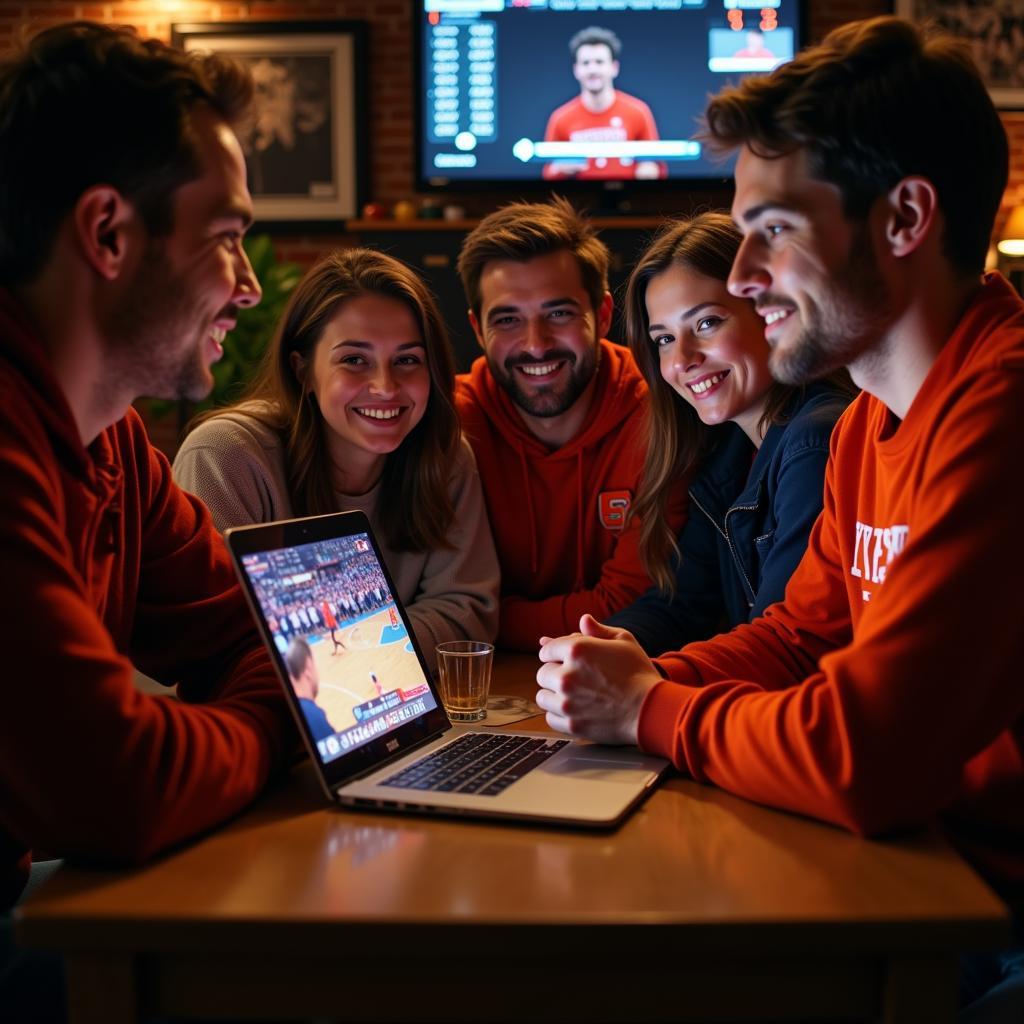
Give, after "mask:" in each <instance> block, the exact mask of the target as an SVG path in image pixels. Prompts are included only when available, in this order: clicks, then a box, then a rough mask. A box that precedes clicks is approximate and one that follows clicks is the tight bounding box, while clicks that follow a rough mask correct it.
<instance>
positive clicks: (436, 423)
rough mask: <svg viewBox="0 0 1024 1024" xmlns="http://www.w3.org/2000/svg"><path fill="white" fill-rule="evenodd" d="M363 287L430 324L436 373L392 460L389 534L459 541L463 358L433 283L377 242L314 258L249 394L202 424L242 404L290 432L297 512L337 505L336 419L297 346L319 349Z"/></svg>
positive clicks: (396, 541)
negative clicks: (331, 436)
mask: <svg viewBox="0 0 1024 1024" xmlns="http://www.w3.org/2000/svg"><path fill="white" fill-rule="evenodd" d="M360 295H382V296H385V297H387V298H391V299H397V300H398V301H399V302H401V303H402V304H403V305H404V306H406V307H407V308H408V309H409V311H410V312H411V313H412V315H413V317H414V318H415V320H416V323H417V325H418V326H419V329H420V331H421V333H422V337H423V344H424V347H425V348H426V362H427V369H428V371H429V373H430V397H429V399H428V400H427V408H426V411H425V412H424V414H423V418H422V419H421V420H420V421H419V423H417V424H416V426H415V427H413V429H412V430H411V431H409V433H408V435H407V436H406V437H405V439H404V440H403V441H402V443H401V445H400V446H399V447H398V448H397V449H396V450H395V451H393V452H391V453H390V454H389V455H388V456H387V458H386V460H385V462H384V474H383V477H382V490H383V493H384V494H386V495H387V498H386V500H382V501H381V502H380V504H379V506H378V515H379V516H380V522H381V528H382V533H383V535H384V537H385V539H386V540H387V542H388V544H389V545H390V546H391V547H393V548H394V549H396V550H399V551H428V550H431V549H433V548H444V547H450V546H451V545H450V543H449V541H448V539H447V538H448V531H449V530H450V528H451V525H452V523H453V522H454V519H455V509H454V507H453V505H452V501H451V497H450V496H449V493H448V483H449V478H450V473H451V466H452V462H453V460H454V459H455V458H456V457H457V455H458V451H459V445H460V443H461V432H460V429H459V421H458V416H457V415H456V412H455V401H454V398H453V392H454V381H455V364H454V359H453V356H452V349H451V345H450V343H449V341H448V334H447V331H446V329H445V325H444V321H443V320H442V319H441V314H440V312H439V311H438V308H437V302H436V300H435V299H434V296H433V295H432V294H431V293H430V290H429V289H428V288H427V286H426V285H425V284H424V283H423V280H422V278H420V277H419V276H417V275H416V274H415V273H414V272H413V271H412V270H411V269H410V268H409V267H407V266H406V265H405V264H404V263H402V262H401V261H399V260H396V259H395V258H394V257H392V256H387V255H385V254H384V253H380V252H375V251H373V250H372V249H344V250H338V251H337V252H333V253H331V254H330V255H329V256H327V257H325V258H324V259H322V260H321V261H320V262H319V263H318V264H317V265H316V266H314V267H313V268H312V269H311V270H310V271H309V273H307V274H306V276H305V277H304V278H303V279H302V280H301V281H300V282H299V284H298V285H297V286H296V288H295V291H294V292H292V294H291V297H290V299H289V301H288V306H287V308H286V309H285V313H284V316H283V318H282V320H281V323H280V324H279V325H278V328H277V331H276V333H275V335H274V339H273V341H272V343H271V344H270V346H269V347H268V349H267V352H266V355H265V356H264V359H263V362H262V363H261V365H260V368H259V371H258V372H257V375H256V378H255V379H254V381H253V383H252V385H251V387H250V389H249V391H248V393H247V394H246V395H245V396H244V397H243V398H242V399H241V400H240V401H239V402H237V403H235V404H234V405H232V406H230V407H228V408H227V409H216V410H214V411H212V412H209V413H206V414H204V415H202V416H200V417H198V418H197V419H196V420H195V421H194V424H193V425H195V424H198V423H200V422H203V421H204V420H207V419H211V418H213V417H215V416H219V415H222V414H223V413H225V412H230V411H232V410H236V409H237V410H239V411H241V412H245V413H247V414H249V415H251V416H254V417H256V418H257V419H258V420H260V421H261V422H262V423H264V424H265V425H266V426H268V427H270V428H272V429H273V430H276V431H277V432H278V433H280V434H281V436H282V437H283V438H284V443H285V454H284V463H285V467H286V472H287V476H288V491H289V494H290V495H291V499H292V504H293V506H294V509H295V514H296V515H320V514H323V513H327V512H336V511H337V509H338V507H337V502H336V499H335V497H334V490H333V488H332V486H331V479H330V464H331V463H330V456H329V454H328V449H327V435H326V431H327V429H328V428H327V425H326V423H325V422H324V418H323V416H322V414H321V412H320V408H319V406H318V405H317V403H316V401H315V400H314V399H313V398H312V397H311V396H310V395H309V394H308V393H307V392H306V390H305V389H304V388H303V385H302V382H301V381H300V380H299V378H298V377H297V376H296V375H295V371H294V369H293V368H292V358H291V357H292V353H298V354H299V356H300V357H301V359H302V361H303V362H304V363H308V362H309V361H310V359H311V358H312V355H313V351H314V349H315V348H316V346H317V343H318V342H319V341H320V337H321V335H322V334H323V332H324V328H325V327H326V326H327V324H328V323H329V322H330V320H331V319H332V318H333V317H334V315H335V314H336V313H337V312H338V310H339V308H340V307H341V306H342V304H343V303H345V302H346V301H348V300H349V299H354V298H357V297H358V296H360Z"/></svg>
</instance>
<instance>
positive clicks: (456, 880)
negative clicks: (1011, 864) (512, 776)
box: [19, 655, 1008, 1022]
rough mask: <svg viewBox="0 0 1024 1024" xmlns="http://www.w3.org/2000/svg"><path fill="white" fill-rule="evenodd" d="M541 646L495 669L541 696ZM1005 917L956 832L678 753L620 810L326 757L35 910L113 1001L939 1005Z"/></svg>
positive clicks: (994, 940) (572, 1010)
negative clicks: (391, 775) (961, 966)
mask: <svg viewBox="0 0 1024 1024" xmlns="http://www.w3.org/2000/svg"><path fill="white" fill-rule="evenodd" d="M535 669H536V661H535V659H532V658H529V657H526V656H513V655H500V656H499V657H498V659H497V661H496V666H495V680H494V685H493V689H494V690H495V691H496V692H501V693H510V694H516V695H521V696H532V694H533V692H534V690H535V686H534V684H533V674H534V672H535ZM510 728H513V729H524V728H525V729H531V730H536V729H540V730H546V727H545V725H544V722H543V719H542V718H540V717H537V718H533V719H530V720H528V721H526V722H521V723H518V724H517V725H514V726H511V727H510ZM1007 933H1008V926H1007V919H1006V913H1005V910H1004V908H1003V906H1002V905H1001V904H1000V902H999V901H998V900H997V899H996V898H995V897H994V896H993V895H992V894H991V892H990V891H989V890H988V889H987V888H986V887H985V886H984V885H983V883H982V882H981V881H979V880H978V879H977V878H976V876H975V875H974V874H973V873H972V872H971V871H970V870H969V869H968V868H967V867H966V866H965V865H964V864H963V862H962V861H961V860H960V859H959V857H958V856H957V855H956V854H955V853H954V852H953V851H952V850H951V849H950V848H949V847H948V846H947V845H945V843H944V842H943V841H942V840H941V839H940V838H939V837H938V836H937V835H935V834H933V833H922V834H915V835H912V836H907V837H901V838H899V839H897V840H892V841H885V842H877V841H874V842H869V841H865V840H861V839H857V838H855V837H853V836H851V835H848V834H846V833H844V832H842V831H840V830H838V829H834V828H831V827H828V826H825V825H821V824H818V823H816V822H812V821H808V820H804V819H801V818H799V817H796V816H793V815H788V814H783V813H780V812H775V811H771V810H768V809H766V808H762V807H758V806H756V805H754V804H751V803H748V802H746V801H743V800H740V799H737V798H734V797H731V796H729V795H728V794H726V793H723V792H721V791H719V790H716V789H713V788H711V787H705V786H699V785H697V784H695V783H693V782H692V781H689V780H686V779H683V778H680V777H678V776H671V777H669V778H668V779H667V780H665V781H664V782H663V783H662V784H661V785H660V786H659V787H658V789H657V790H656V791H655V792H654V794H653V795H652V796H651V797H650V799H648V800H647V801H646V802H645V803H644V804H642V805H641V806H640V807H639V809H638V810H637V811H636V812H635V813H634V814H633V815H632V816H631V817H630V818H629V819H628V821H627V822H626V823H625V824H624V825H623V826H622V827H620V828H619V829H618V830H617V831H614V832H611V833H593V832H581V831H574V830H571V829H554V828H548V827H544V828H540V827H533V826H526V825H507V824H501V823H497V824H496V823H494V822H487V823H477V822H471V821H467V820H464V819H460V820H447V819H442V818H428V817H413V816H398V815H388V814H385V813H357V812H351V811H343V810H340V809H337V808H334V807H331V806H329V805H328V804H327V803H326V801H325V799H324V797H323V793H322V791H321V790H320V788H319V786H318V784H317V782H316V780H315V777H314V775H313V773H312V771H311V769H310V768H309V766H308V764H307V765H303V766H301V767H299V768H297V769H296V770H295V771H293V772H292V773H291V775H290V776H289V777H288V778H287V779H285V780H283V781H282V782H281V783H279V784H277V785H276V786H275V787H273V788H272V789H271V790H270V791H269V792H268V794H267V795H266V796H265V797H264V798H263V799H262V800H261V801H260V802H259V803H258V804H257V805H256V806H255V807H254V808H252V809H251V810H250V811H249V812H247V813H246V814H244V815H243V816H241V817H240V818H238V819H237V820H235V821H234V822H232V823H230V824H228V825H227V826H226V827H224V828H223V829H221V830H219V831H217V832H216V833H214V834H212V835H210V836H207V837H205V838H203V839H201V840H200V841H198V842H196V843H193V844H191V845H189V846H187V847H184V848H182V849H180V850H178V851H176V852H174V853H172V854H170V855H168V856H166V857H164V858H162V859H160V860H158V861H156V862H155V863H153V864H151V865H148V866H146V867H144V868H141V869H137V870H132V871H100V870H89V869H84V868H74V869H64V870H62V871H61V872H59V873H58V875H57V876H56V877H55V878H54V879H53V880H52V881H51V882H50V883H49V884H48V885H47V886H45V887H44V888H43V889H42V890H41V891H40V892H39V893H38V894H37V895H36V896H35V897H34V898H33V899H32V900H31V901H29V903H28V905H27V906H26V908H25V909H24V910H23V912H22V914H21V919H20V921H19V935H20V936H21V938H22V940H23V941H25V942H26V943H28V944H31V945H36V946H41V947H45V948H52V949H57V950H59V951H60V952H62V953H63V954H64V955H65V956H66V958H67V963H68V971H69V980H70V983H71V992H72V999H73V1004H74V1013H75V1019H76V1020H78V1021H91V1020H103V1021H105V1022H108V1021H118V1020H126V1021H127V1020H135V1019H137V1017H138V1015H139V1014H140V1013H164V1014H168V1015H176V1016H181V1017H187V1016H189V1015H191V1014H197V1015H208V1016H217V1015H219V1014H229V1013H230V1014H233V1015H235V1016H240V1017H251V1018H252V1019H279V1018H281V1017H289V1018H291V1017H299V1016H303V1015H323V1014H325V1013H326V1014H329V1015H332V1016H334V1017H336V1018H338V1019H345V1020H438V1019H443V1020H482V1019H494V1020H506V1021H513V1020H527V1019H531V1020H593V1019H595V1016H596V1015H600V1019H607V1020H623V1021H632V1020H639V1019H651V1020H669V1019H672V1020H725V1019H745V1020H759V1019H774V1020H798V1019H805V1020H833V1019H835V1020H840V1019H844V1020H850V1019H858V1018H859V1019H865V1020H868V1019H885V1020H891V1021H898V1020H929V1021H941V1020H951V1019H952V1006H953V983H954V973H955V954H956V951H957V950H958V949H961V948H970V947H978V948H983V947H991V946H993V945H998V944H999V943H1000V942H1003V941H1005V939H1006V937H1007ZM456 978H457V979H458V985H457V988H458V990H459V991H460V992H461V993H462V995H461V997H460V998H459V999H455V1000H453V999H452V986H453V982H454V981H455V979H456ZM922 1014H924V1015H922Z"/></svg>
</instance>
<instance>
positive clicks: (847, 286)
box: [758, 225, 891, 385]
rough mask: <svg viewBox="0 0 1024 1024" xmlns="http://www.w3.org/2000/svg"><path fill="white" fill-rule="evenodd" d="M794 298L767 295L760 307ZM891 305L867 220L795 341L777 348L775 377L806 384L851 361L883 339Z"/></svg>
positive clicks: (772, 360) (772, 358)
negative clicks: (877, 262)
mask: <svg viewBox="0 0 1024 1024" xmlns="http://www.w3.org/2000/svg"><path fill="white" fill-rule="evenodd" d="M789 301H790V300H788V299H786V298H784V297H782V296H772V295H769V294H765V295H762V296H760V297H759V298H758V306H770V305H776V304H778V305H783V304H786V303H788V302H789ZM890 306H891V293H890V290H889V288H888V286H887V284H886V282H885V280H884V278H883V277H882V275H881V274H880V273H879V271H878V266H877V264H876V262H875V258H874V252H873V251H872V247H871V241H870V238H869V236H868V231H867V226H866V225H862V226H860V227H859V228H858V229H857V231H856V233H855V234H854V236H853V238H852V240H851V242H850V252H849V255H848V256H847V258H846V262H845V263H844V264H843V266H842V267H841V268H839V270H837V271H836V272H835V273H834V274H833V275H832V277H831V280H830V282H829V291H828V293H827V294H826V295H825V296H824V297H823V298H822V299H821V301H820V302H817V303H814V304H813V305H811V306H809V308H808V310H807V311H806V312H804V313H801V314H800V315H801V317H802V320H803V323H802V324H801V328H800V332H799V333H798V334H797V336H796V337H795V338H794V339H793V341H792V342H791V343H789V344H785V343H784V344H781V345H779V346H778V347H775V348H773V349H772V352H771V355H770V357H769V360H768V368H769V369H770V370H771V373H772V376H773V377H774V378H775V379H776V380H778V381H781V382H782V383H783V384H792V385H796V384H805V383H807V382H808V381H811V380H817V379H818V378H819V377H823V376H824V375H825V374H827V373H832V372H833V371H834V370H838V369H841V368H842V367H846V366H850V365H851V364H852V363H854V362H855V361H857V360H858V359H860V358H861V357H863V356H864V355H865V353H866V352H867V351H868V350H870V349H871V348H873V347H874V346H876V345H877V344H878V343H879V342H880V341H881V339H882V337H883V334H884V332H885V328H886V325H887V323H888V322H889V318H890Z"/></svg>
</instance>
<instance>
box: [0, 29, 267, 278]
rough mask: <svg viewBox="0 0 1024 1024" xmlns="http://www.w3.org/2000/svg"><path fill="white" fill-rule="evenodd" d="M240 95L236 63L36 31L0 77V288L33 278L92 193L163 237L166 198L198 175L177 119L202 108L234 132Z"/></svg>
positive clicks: (188, 134) (132, 36) (186, 126)
mask: <svg viewBox="0 0 1024 1024" xmlns="http://www.w3.org/2000/svg"><path fill="white" fill-rule="evenodd" d="M252 96H253V86H252V79H251V77H250V75H249V72H248V71H247V70H246V69H245V68H244V67H243V66H242V65H241V64H238V63H237V62H235V61H233V60H230V59H229V58H226V57H221V56H216V55H213V54H185V53H182V52H180V51H178V50H174V49H172V48H171V47H169V46H167V45H165V44H164V43H161V42H158V41H156V40H153V39H150V40H141V39H139V38H138V36H137V35H136V33H135V30H134V29H131V28H127V27H113V26H109V25H97V24H94V23H92V22H87V21H77V22H70V23H68V24H65V25H60V26H58V27H56V28H51V29H47V30H46V31H44V32H40V33H39V34H38V35H37V36H35V37H34V38H33V39H32V40H31V41H30V42H29V43H28V44H27V46H25V47H24V50H23V52H22V53H20V54H19V55H17V56H15V57H14V58H13V59H10V60H7V61H5V62H4V64H3V65H2V66H0V283H2V284H5V285H10V284H20V283H23V282H25V281H31V280H32V279H33V278H34V277H35V276H36V275H37V274H38V272H39V271H40V270H41V269H42V267H43V265H44V263H45V262H46V260H47V258H48V257H49V254H50V250H51V249H52V247H53V242H54V239H55V237H56V235H57V230H58V227H59V226H60V224H61V222H62V221H63V220H64V218H65V217H66V216H67V214H68V213H69V212H70V211H71V210H72V208H73V207H74V205H75V203H76V202H77V201H78V198H79V196H81V194H82V193H83V192H84V191H86V189H88V188H91V187H92V186H93V185H97V184H100V183H103V184H108V185H113V186H114V187H115V188H117V189H118V190H119V191H120V192H121V193H122V195H124V197H125V198H126V199H128V200H129V201H130V202H131V203H133V204H134V206H135V207H136V209H137V210H138V211H139V214H140V216H141V217H142V220H143V223H144V224H145V225H146V228H147V230H148V231H150V232H151V233H152V234H153V235H156V236H163V235H167V234H169V233H170V231H171V229H172V227H173V209H174V193H175V191H176V190H177V189H178V188H179V187H180V186H181V185H183V184H184V183H185V182H187V181H190V180H192V179H193V178H195V177H196V175H197V174H198V173H199V165H198V162H197V159H196V155H195V150H194V146H193V142H192V130H191V123H190V118H189V112H190V111H191V110H192V108H193V107H194V106H195V105H196V104H200V103H203V104H206V105H208V106H209V107H211V108H212V109H213V110H214V111H215V112H216V113H217V114H218V115H219V116H220V117H222V118H223V119H224V120H225V121H227V122H228V124H230V125H232V126H234V125H237V124H238V123H239V122H240V121H241V120H242V119H243V118H244V117H245V115H246V114H247V113H248V111H249V108H250V106H251V103H252Z"/></svg>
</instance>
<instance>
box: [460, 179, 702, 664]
mask: <svg viewBox="0 0 1024 1024" xmlns="http://www.w3.org/2000/svg"><path fill="white" fill-rule="evenodd" d="M459 274H460V275H461V277H462V283H463V287H464V288H465V290H466V298H467V300H468V302H469V319H470V323H471V324H472V326H473V330H474V332H475V333H476V336H477V340H478V341H479V342H480V346H481V347H482V348H483V350H484V355H483V356H482V357H481V358H480V359H478V360H477V361H476V362H475V363H474V364H473V367H472V369H471V371H470V372H469V373H468V374H462V375H461V376H459V378H458V379H457V385H456V401H457V404H458V408H459V413H460V415H461V417H462V422H463V425H464V427H465V430H466V433H467V435H468V436H469V440H470V442H471V444H472V445H473V450H474V452H475V453H476V459H477V464H478V466H479V470H480V477H481V480H482V481H483V487H484V496H485V498H486V501H487V510H488V513H489V515H490V519H491V527H492V529H493V531H494V542H495V546H496V547H497V549H498V558H499V561H500V562H501V574H502V580H501V590H502V599H501V622H500V626H499V631H498V642H499V644H501V645H502V646H503V647H507V648H512V649H518V650H532V649H534V648H535V647H536V645H537V641H538V638H539V637H541V636H543V635H551V636H554V635H555V633H556V631H558V630H562V629H564V630H565V631H570V630H572V629H575V628H576V624H577V623H578V622H579V617H580V615H581V614H582V613H583V612H590V613H591V614H592V615H595V616H597V618H599V619H602V618H605V617H606V616H608V615H611V614H612V613H614V612H616V611H618V610H619V609H621V608H624V607H625V606H626V605H628V604H629V603H630V602H631V601H632V600H633V599H634V598H635V597H637V596H638V595H639V594H640V593H642V592H643V591H644V590H646V589H647V587H649V586H650V580H649V578H648V576H647V574H646V573H645V572H644V570H643V567H642V566H641V564H640V556H639V551H638V545H637V541H638V536H639V524H638V523H637V522H636V521H635V520H631V519H630V517H629V506H630V502H631V501H632V498H633V495H634V494H635V492H636V488H637V483H638V480H639V478H640V473H641V470H642V467H643V459H644V445H643V441H642V436H641V435H642V419H643V406H644V402H645V401H646V395H647V386H646V384H645V383H644V380H643V377H642V376H641V374H640V371H639V370H638V369H637V366H636V364H635V363H634V361H633V357H632V355H631V354H630V352H629V351H628V349H625V348H622V347H621V346H618V345H613V344H612V343H611V342H609V341H607V340H604V335H605V333H606V332H607V330H608V327H609V326H610V324H611V319H612V296H611V293H610V292H609V290H608V249H607V247H606V246H605V244H604V243H603V242H602V241H601V240H600V239H598V238H597V236H596V235H595V233H594V230H593V228H592V226H591V225H590V224H589V223H588V222H587V221H586V220H585V219H584V218H582V217H581V216H580V215H579V214H578V213H577V212H576V211H575V210H574V209H573V208H572V206H571V205H570V204H569V203H568V202H566V201H565V200H564V199H553V200H552V201H551V202H549V203H513V204H510V205H508V206H505V207H502V208H501V209H500V210H497V211H495V212H494V213H492V214H490V216H488V217H485V218H484V219H483V220H482V221H481V222H480V224H479V225H478V226H477V227H476V228H475V229H474V230H473V231H472V232H471V233H470V234H469V235H468V237H467V238H466V241H465V243H464V245H463V247H462V252H461V253H460V254H459ZM684 493H685V492H684V490H683V484H682V482H680V488H679V494H680V498H679V499H678V500H677V501H676V502H675V504H674V508H673V526H675V527H676V528H678V527H680V526H681V525H682V519H683V515H682V508H683V503H682V497H681V495H682V494H684Z"/></svg>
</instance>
